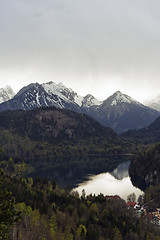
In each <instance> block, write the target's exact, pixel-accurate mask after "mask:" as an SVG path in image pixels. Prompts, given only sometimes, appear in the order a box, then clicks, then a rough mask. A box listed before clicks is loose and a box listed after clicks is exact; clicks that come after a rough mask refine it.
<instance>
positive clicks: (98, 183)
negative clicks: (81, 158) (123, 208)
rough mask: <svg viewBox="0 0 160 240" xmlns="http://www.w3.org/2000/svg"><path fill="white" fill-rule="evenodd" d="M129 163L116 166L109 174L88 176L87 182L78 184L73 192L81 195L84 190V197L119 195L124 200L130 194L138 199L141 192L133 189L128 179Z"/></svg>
mask: <svg viewBox="0 0 160 240" xmlns="http://www.w3.org/2000/svg"><path fill="white" fill-rule="evenodd" d="M129 165H130V161H127V162H125V163H122V164H120V165H118V167H117V168H115V169H114V170H113V171H111V172H106V173H101V174H97V175H88V180H87V181H84V182H82V183H80V184H79V185H78V187H76V188H74V189H73V190H74V191H78V193H79V194H80V195H81V193H82V190H83V189H84V190H85V192H86V195H89V194H92V195H93V194H95V195H98V194H99V193H102V194H103V195H119V196H120V197H121V198H123V199H124V200H126V199H127V196H128V195H129V194H130V193H133V192H134V193H135V194H136V197H137V198H138V196H139V195H141V194H142V193H143V192H142V191H141V190H140V189H138V188H136V187H134V186H133V185H132V182H131V180H130V177H129V173H128V168H129Z"/></svg>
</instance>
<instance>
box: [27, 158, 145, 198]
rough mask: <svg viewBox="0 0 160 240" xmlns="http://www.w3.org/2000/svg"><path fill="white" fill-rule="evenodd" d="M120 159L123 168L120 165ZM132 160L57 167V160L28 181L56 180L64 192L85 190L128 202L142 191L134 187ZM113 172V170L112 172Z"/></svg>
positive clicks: (64, 163)
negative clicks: (67, 189)
mask: <svg viewBox="0 0 160 240" xmlns="http://www.w3.org/2000/svg"><path fill="white" fill-rule="evenodd" d="M120 158H121V162H123V163H121V164H119V165H118V163H119V162H120V161H119V160H120ZM131 159H132V158H131V156H118V155H117V156H112V157H90V158H89V157H83V158H80V159H77V160H76V161H75V159H70V158H69V159H62V161H59V160H58V163H59V162H60V163H59V164H58V166H57V167H53V166H55V163H54V160H53V163H54V164H52V162H49V163H48V162H47V161H46V160H44V165H43V166H41V168H35V171H34V172H32V173H30V174H28V175H27V176H26V177H33V178H35V177H37V176H40V177H45V178H48V179H49V180H50V181H52V180H56V182H57V183H58V185H60V186H61V187H63V188H65V187H66V186H67V185H68V186H70V188H71V189H74V190H76V191H78V192H79V194H80V195H81V193H82V190H83V189H85V192H86V194H87V195H88V194H91V193H92V194H96V195H98V194H99V193H103V194H104V195H119V196H120V197H121V198H123V199H125V200H126V198H127V196H128V195H129V194H130V193H133V192H134V193H135V194H136V196H137V197H138V196H139V195H140V194H142V191H141V190H139V189H138V188H136V187H134V186H133V185H132V182H131V180H130V178H129V173H128V168H129V165H130V160H131ZM113 169H114V170H113Z"/></svg>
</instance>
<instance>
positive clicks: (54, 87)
mask: <svg viewBox="0 0 160 240" xmlns="http://www.w3.org/2000/svg"><path fill="white" fill-rule="evenodd" d="M51 106H54V107H57V108H61V109H69V110H72V111H75V112H82V113H86V114H88V115H90V116H92V117H94V118H95V119H96V120H97V121H99V122H100V123H101V124H103V125H104V126H107V127H111V128H112V129H114V130H115V131H116V132H117V133H121V132H123V131H126V130H127V129H138V128H141V127H144V126H147V125H148V124H150V123H151V122H153V121H154V120H155V119H156V118H157V117H158V116H159V114H160V113H159V112H158V111H156V110H153V109H151V108H149V107H146V106H144V105H142V104H141V103H139V102H137V101H136V100H134V99H132V98H131V97H129V96H127V95H125V94H122V93H121V92H119V91H118V92H116V93H114V94H113V95H112V96H110V97H109V98H107V99H106V100H104V101H102V102H101V101H98V100H97V99H96V98H95V97H94V96H92V95H90V94H88V95H86V96H85V97H82V96H79V95H78V94H77V93H76V92H74V91H73V90H72V89H70V88H66V87H65V86H64V85H63V84H62V83H59V84H56V83H54V82H48V83H44V84H38V83H35V84H33V83H32V84H30V85H28V86H26V87H24V88H22V89H21V90H20V91H19V92H18V93H17V94H16V95H15V96H14V97H13V98H12V99H11V100H9V101H6V102H4V103H2V104H0V111H5V110H17V109H22V110H31V109H33V108H37V107H38V108H40V107H51Z"/></svg>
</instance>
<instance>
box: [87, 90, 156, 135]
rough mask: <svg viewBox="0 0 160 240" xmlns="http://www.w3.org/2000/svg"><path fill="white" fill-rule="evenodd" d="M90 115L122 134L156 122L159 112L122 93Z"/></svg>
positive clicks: (92, 110)
mask: <svg viewBox="0 0 160 240" xmlns="http://www.w3.org/2000/svg"><path fill="white" fill-rule="evenodd" d="M89 114H90V115H91V116H93V117H95V118H96V119H97V120H98V121H99V122H100V123H102V124H103V125H105V126H109V127H111V128H113V129H114V130H115V131H116V132H118V133H121V132H123V131H125V130H127V129H138V128H141V127H143V126H147V125H148V124H149V123H151V122H152V121H154V120H155V119H156V118H157V117H158V116H159V114H160V113H159V112H158V111H156V110H153V109H151V108H149V107H146V106H144V105H142V104H141V103H139V102H137V101H136V100H134V99H132V98H131V97H129V96H128V95H125V94H122V93H121V92H120V91H118V92H116V93H114V94H113V95H112V96H110V97H109V98H108V99H106V100H105V101H103V103H102V104H101V105H99V106H97V107H96V109H93V108H92V107H91V108H90V109H89Z"/></svg>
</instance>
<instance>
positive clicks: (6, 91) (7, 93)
mask: <svg viewBox="0 0 160 240" xmlns="http://www.w3.org/2000/svg"><path fill="white" fill-rule="evenodd" d="M14 95H15V94H14V92H13V89H12V88H11V87H10V86H6V87H4V88H0V103H2V102H6V101H8V100H10V99H11V98H13V97H14Z"/></svg>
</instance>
